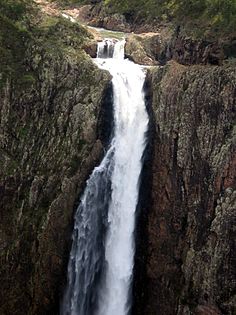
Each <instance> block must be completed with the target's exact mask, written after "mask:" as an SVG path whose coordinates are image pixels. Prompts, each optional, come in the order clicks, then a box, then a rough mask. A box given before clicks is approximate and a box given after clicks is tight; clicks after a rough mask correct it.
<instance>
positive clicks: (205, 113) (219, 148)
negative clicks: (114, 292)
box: [134, 62, 236, 315]
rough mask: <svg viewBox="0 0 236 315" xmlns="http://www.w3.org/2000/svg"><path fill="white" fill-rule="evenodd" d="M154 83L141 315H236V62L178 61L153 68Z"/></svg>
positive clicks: (149, 80) (151, 84) (139, 303)
mask: <svg viewBox="0 0 236 315" xmlns="http://www.w3.org/2000/svg"><path fill="white" fill-rule="evenodd" d="M147 84H148V85H149V94H150V95H149V98H152V101H151V103H152V112H153V119H154V123H153V129H154V130H153V132H154V135H153V149H152V150H153V157H152V159H151V161H150V165H152V166H151V172H150V175H149V181H146V182H147V184H149V185H150V188H151V200H149V202H148V205H146V207H145V208H146V210H145V211H146V214H145V216H147V221H148V223H147V231H146V238H147V239H146V238H145V237H144V236H145V234H143V235H142V238H141V239H143V240H144V241H143V242H144V243H142V240H141V241H140V246H141V248H142V250H143V252H142V255H140V256H141V257H139V259H137V263H138V265H139V266H138V269H139V271H140V270H142V272H143V273H145V272H146V277H145V276H143V277H141V283H140V285H138V284H137V283H136V288H137V290H138V292H139V293H138V296H137V295H136V296H135V307H134V313H135V314H140V315H141V314H145V315H149V314H150V315H151V314H152V315H154V314H166V315H173V314H179V315H190V314H198V315H209V314H212V315H216V314H231V315H233V314H235V311H236V308H235V307H236V303H235V273H236V269H235V268H236V265H235V223H236V214H235V208H236V191H235V188H236V186H235V185H236V182H235V171H236V169H235V167H236V164H235V163H236V160H235V158H236V156H235V145H236V134H235V96H236V94H235V86H236V70H235V67H234V66H224V67H214V66H207V67H203V66H191V67H186V66H183V65H180V64H177V63H175V62H170V63H169V64H168V65H166V66H164V67H162V68H159V69H155V70H150V71H149V74H148V78H147ZM136 281H139V280H138V279H137V280H136Z"/></svg>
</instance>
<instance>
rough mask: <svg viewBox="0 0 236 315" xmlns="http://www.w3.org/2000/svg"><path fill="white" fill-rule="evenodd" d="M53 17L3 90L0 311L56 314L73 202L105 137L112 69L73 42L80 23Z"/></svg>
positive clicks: (0, 121)
mask: <svg viewBox="0 0 236 315" xmlns="http://www.w3.org/2000/svg"><path fill="white" fill-rule="evenodd" d="M48 22H49V21H46V23H47V27H48ZM54 22H55V21H54ZM54 22H53V23H52V24H53V25H52V27H50V29H49V30H48V32H49V33H51V37H50V40H51V41H50V40H47V39H45V37H44V38H43V39H41V41H42V42H41V41H40V39H39V41H31V42H29V43H28V51H27V52H26V57H25V59H24V60H22V62H23V64H24V69H25V71H26V73H28V75H25V74H24V78H25V80H23V81H22V80H20V81H19V80H18V81H15V80H13V79H12V77H11V76H9V77H8V79H7V80H6V82H5V84H4V85H3V86H1V91H0V113H1V115H0V126H1V133H0V153H1V159H0V165H1V167H0V209H1V210H0V248H1V251H0V261H1V263H0V277H1V290H0V300H1V303H0V314H2V315H7V314H9V315H13V314H19V315H21V314H22V315H23V314H24V315H25V314H43V315H45V314H58V312H57V307H58V301H59V293H60V292H62V287H63V285H64V282H65V277H66V265H67V259H68V255H69V251H70V240H71V231H72V228H73V209H74V207H75V205H76V201H77V200H78V197H79V194H80V192H81V190H82V189H83V187H84V185H85V181H86V179H87V178H88V176H89V174H90V172H91V170H92V169H93V167H94V166H95V165H96V163H98V161H99V159H100V158H101V156H102V154H103V144H102V141H103V140H104V141H105V140H106V134H105V133H104V132H103V131H104V123H105V120H106V117H105V116H104V115H103V112H104V108H103V106H104V102H103V101H104V95H107V94H106V91H107V89H108V90H109V82H110V77H109V75H108V74H107V73H106V72H103V71H100V70H98V68H97V67H96V66H95V65H94V64H93V62H92V60H91V59H90V57H88V56H87V55H86V54H85V53H84V52H83V51H82V50H81V49H80V48H79V47H75V45H74V41H73V38H75V37H76V36H77V38H78V39H79V41H81V38H82V37H83V36H85V34H83V31H81V33H79V32H78V30H79V28H78V27H77V34H75V33H71V32H70V27H67V26H68V25H67V23H66V22H59V24H58V23H57V22H56V24H55V23H54ZM43 23H44V25H45V21H44V22H43ZM50 23H51V21H50ZM68 29H69V30H68ZM41 32H43V30H41ZM52 32H53V33H52ZM54 32H58V33H57V35H55V33H54ZM52 34H54V35H55V36H56V37H57V36H58V38H56V39H55V40H54V41H53V40H52ZM72 35H73V36H72ZM40 36H41V35H40ZM59 38H61V41H60V40H59ZM43 41H45V42H43ZM39 43H41V45H40V44H39ZM22 76H23V74H22ZM18 77H21V75H20V74H18ZM104 93H105V94H104ZM106 105H107V100H106Z"/></svg>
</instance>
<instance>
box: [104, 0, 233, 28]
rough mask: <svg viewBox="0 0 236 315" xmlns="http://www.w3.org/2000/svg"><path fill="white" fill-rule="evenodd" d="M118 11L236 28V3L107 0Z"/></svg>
mask: <svg viewBox="0 0 236 315" xmlns="http://www.w3.org/2000/svg"><path fill="white" fill-rule="evenodd" d="M104 2H105V5H107V6H108V7H109V8H110V9H111V10H113V11H114V12H120V13H123V14H126V15H128V16H129V15H134V16H140V17H155V18H160V19H164V20H170V19H171V20H176V21H183V22H185V21H188V20H190V19H192V20H201V21H203V22H204V21H205V22H207V23H210V25H211V26H212V27H220V28H222V29H223V28H225V29H228V30H230V29H232V31H235V29H236V0H104Z"/></svg>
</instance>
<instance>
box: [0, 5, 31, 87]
mask: <svg viewBox="0 0 236 315" xmlns="http://www.w3.org/2000/svg"><path fill="white" fill-rule="evenodd" d="M27 7H28V5H27V4H26V3H25V2H24V1H11V0H0V59H1V73H0V86H1V85H2V84H3V83H4V82H5V81H6V80H7V77H9V76H11V77H14V76H15V75H16V73H21V72H22V71H23V59H24V56H25V51H26V43H27V41H28V40H29V38H30V34H29V32H28V30H27V27H26V25H27V21H26V19H25V13H26V10H27Z"/></svg>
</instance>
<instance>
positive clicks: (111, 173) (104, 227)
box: [60, 40, 148, 315]
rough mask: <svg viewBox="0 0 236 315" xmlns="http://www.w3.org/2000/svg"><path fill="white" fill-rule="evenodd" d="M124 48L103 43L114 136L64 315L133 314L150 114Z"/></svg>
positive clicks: (82, 228)
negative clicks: (137, 214)
mask: <svg viewBox="0 0 236 315" xmlns="http://www.w3.org/2000/svg"><path fill="white" fill-rule="evenodd" d="M124 45H125V41H124V40H122V41H118V42H113V41H112V40H104V41H103V42H101V43H99V44H98V52H97V58H96V59H95V62H96V64H97V65H98V66H99V67H100V68H101V69H104V70H107V71H109V72H110V74H111V75H112V77H113V79H112V84H113V94H114V104H113V107H114V137H113V139H112V140H111V143H110V145H109V147H108V150H107V153H106V154H105V157H104V158H103V160H102V162H101V164H100V165H99V166H98V167H96V168H95V169H94V171H93V173H92V175H91V176H90V178H89V179H88V181H87V185H86V188H85V191H84V194H83V196H82V198H81V202H80V205H79V207H78V209H77V211H76V214H75V224H74V231H73V242H72V249H71V253H70V258H69V264H68V280H67V281H68V283H67V287H66V290H65V293H64V297H63V301H62V305H61V311H60V314H61V315H127V314H129V311H130V309H131V304H132V301H131V294H130V289H131V284H132V274H133V264H134V252H135V243H134V230H135V211H136V206H137V202H138V194H139V186H140V180H139V179H140V174H141V170H142V156H143V152H144V150H145V146H146V136H145V135H146V131H147V128H148V115H147V112H146V107H145V101H144V93H143V84H144V80H145V73H144V71H143V69H142V68H141V67H140V66H138V65H136V64H134V63H133V62H131V61H129V60H127V59H124Z"/></svg>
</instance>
